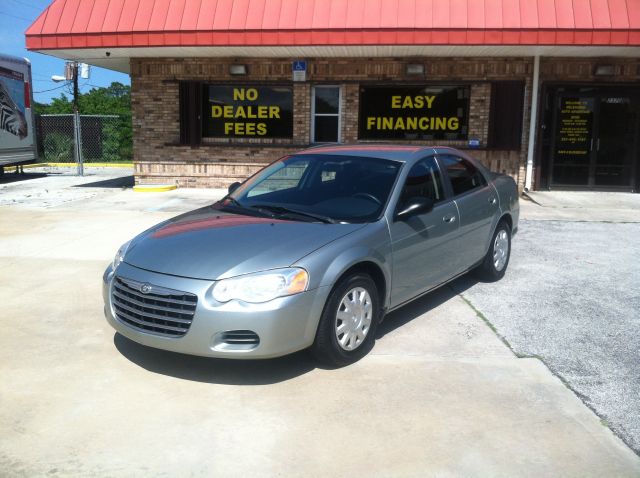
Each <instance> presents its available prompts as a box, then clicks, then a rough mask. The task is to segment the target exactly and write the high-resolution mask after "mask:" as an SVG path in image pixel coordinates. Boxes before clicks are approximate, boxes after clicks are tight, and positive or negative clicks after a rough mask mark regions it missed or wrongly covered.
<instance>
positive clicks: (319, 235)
mask: <svg viewBox="0 0 640 478" xmlns="http://www.w3.org/2000/svg"><path fill="white" fill-rule="evenodd" d="M362 227H364V224H324V223H312V222H299V221H289V220H286V221H285V220H278V219H271V218H265V217H254V216H245V215H240V214H232V213H228V212H223V211H220V210H217V209H213V208H211V207H206V208H202V209H197V210H195V211H192V212H190V213H187V214H183V215H181V216H178V217H175V218H173V219H169V220H168V221H165V222H163V223H161V224H158V225H157V226H155V227H153V228H151V229H149V230H147V231H145V232H143V233H142V234H140V235H139V236H137V237H136V238H135V239H134V240H133V241H132V242H131V244H130V245H129V248H128V250H127V252H126V254H125V258H124V261H125V262H126V263H127V264H130V265H132V266H135V267H139V268H141V269H146V270H149V271H153V272H159V273H163V274H171V275H175V276H181V277H190V278H194V279H210V280H214V279H223V278H225V277H233V276H236V275H240V274H247V273H250V272H256V271H262V270H268V269H276V268H279V267H288V266H290V265H291V264H294V263H295V262H296V261H297V260H299V259H300V258H302V257H304V256H306V255H307V254H309V253H311V252H313V251H315V250H316V249H318V248H320V247H322V246H324V245H326V244H328V243H329V242H332V241H335V240H336V239H338V238H340V237H343V236H345V235H347V234H349V233H351V232H353V231H356V230H358V229H360V228H362Z"/></svg>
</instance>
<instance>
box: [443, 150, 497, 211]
mask: <svg viewBox="0 0 640 478" xmlns="http://www.w3.org/2000/svg"><path fill="white" fill-rule="evenodd" d="M443 156H451V157H453V158H457V159H459V160H462V161H468V162H469V164H471V166H473V167H474V168H475V169H476V170H477V171H478V172H479V173H480V176H481V177H482V179H483V181H484V184H482V185H480V186H476V187H474V188H473V189H469V190H467V191H464V192H462V193H459V194H456V193H455V191H454V190H453V183H452V182H451V176H449V171H448V170H447V168H446V167H445V166H444V164H443V162H442V160H441V159H440V158H441V157H443ZM434 157H435V159H436V161H437V162H438V166H439V168H440V171H441V172H442V174H443V175H444V177H445V180H444V181H445V189H446V196H447V197H449V198H451V199H454V200H455V199H457V198H460V197H463V196H466V195H467V194H473V193H475V192H477V191H481V190H482V189H484V188H486V187H488V186H489V179H488V178H487V176H486V175H485V174H484V171H483V170H482V168H481V167H480V166H479V165H478V164H476V162H475V161H473V160H471V159H469V158H466V157H464V156H461V155H459V154H455V153H449V152H447V153H438V154H436V155H435V156H434Z"/></svg>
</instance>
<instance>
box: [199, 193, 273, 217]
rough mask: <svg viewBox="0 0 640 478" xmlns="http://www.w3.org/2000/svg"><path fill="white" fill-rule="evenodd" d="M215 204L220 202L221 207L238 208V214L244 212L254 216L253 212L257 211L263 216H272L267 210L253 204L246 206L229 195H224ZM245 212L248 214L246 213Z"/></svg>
mask: <svg viewBox="0 0 640 478" xmlns="http://www.w3.org/2000/svg"><path fill="white" fill-rule="evenodd" d="M225 202H227V204H224V203H225ZM216 204H220V205H221V206H222V207H223V208H225V207H233V208H234V209H240V211H238V212H239V213H240V214H245V215H249V216H254V215H255V213H259V214H261V215H263V216H267V217H271V218H272V217H273V213H272V212H270V211H267V210H262V211H261V210H260V209H258V208H255V207H253V206H251V207H247V206H245V205H244V204H241V203H240V201H238V200H237V199H235V198H232V197H231V196H226V197H224V198H222V199H221V200H220V201H218V202H217V203H216ZM216 204H214V205H212V206H211V207H214V206H215V205H216ZM247 212H248V213H249V214H247Z"/></svg>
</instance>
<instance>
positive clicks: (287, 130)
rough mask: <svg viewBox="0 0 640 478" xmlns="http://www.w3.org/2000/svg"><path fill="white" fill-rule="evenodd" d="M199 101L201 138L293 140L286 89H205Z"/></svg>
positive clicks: (290, 93)
mask: <svg viewBox="0 0 640 478" xmlns="http://www.w3.org/2000/svg"><path fill="white" fill-rule="evenodd" d="M202 99H203V115H202V136H204V137H213V138H292V137H293V89H292V88H291V87H289V86H262V85H233V86H231V85H205V86H204V94H203V98H202Z"/></svg>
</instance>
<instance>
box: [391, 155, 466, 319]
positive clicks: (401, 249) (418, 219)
mask: <svg viewBox="0 0 640 478" xmlns="http://www.w3.org/2000/svg"><path fill="white" fill-rule="evenodd" d="M413 197H428V198H430V199H431V200H432V201H433V202H434V203H435V206H434V208H433V210H432V211H430V212H427V213H423V214H418V215H415V216H411V217H409V218H406V219H397V220H394V221H393V222H392V223H391V224H390V225H389V228H390V233H391V244H392V250H393V277H392V288H391V307H396V306H397V305H400V304H402V303H404V302H407V301H408V300H409V299H412V298H413V297H415V296H417V295H419V294H421V293H422V292H425V291H427V290H429V289H432V288H434V287H435V286H437V285H439V284H441V283H442V282H443V281H445V280H447V279H449V278H450V277H452V276H453V275H455V272H456V264H455V258H456V254H457V253H458V252H459V251H457V250H456V241H455V238H456V234H457V231H458V224H459V223H460V218H459V216H458V209H457V207H456V205H455V204H454V202H453V200H452V199H450V198H447V197H446V194H445V188H444V184H443V179H442V174H441V173H440V170H439V169H438V166H437V164H436V162H435V160H434V158H433V157H428V158H425V159H423V160H421V161H419V162H418V163H417V164H415V165H414V166H413V167H412V168H411V170H410V172H409V174H408V176H407V179H406V181H405V184H404V186H403V189H402V194H401V197H400V199H399V201H398V205H397V210H399V209H400V208H402V206H403V204H404V203H406V202H407V201H408V200H410V199H411V198H413Z"/></svg>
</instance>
